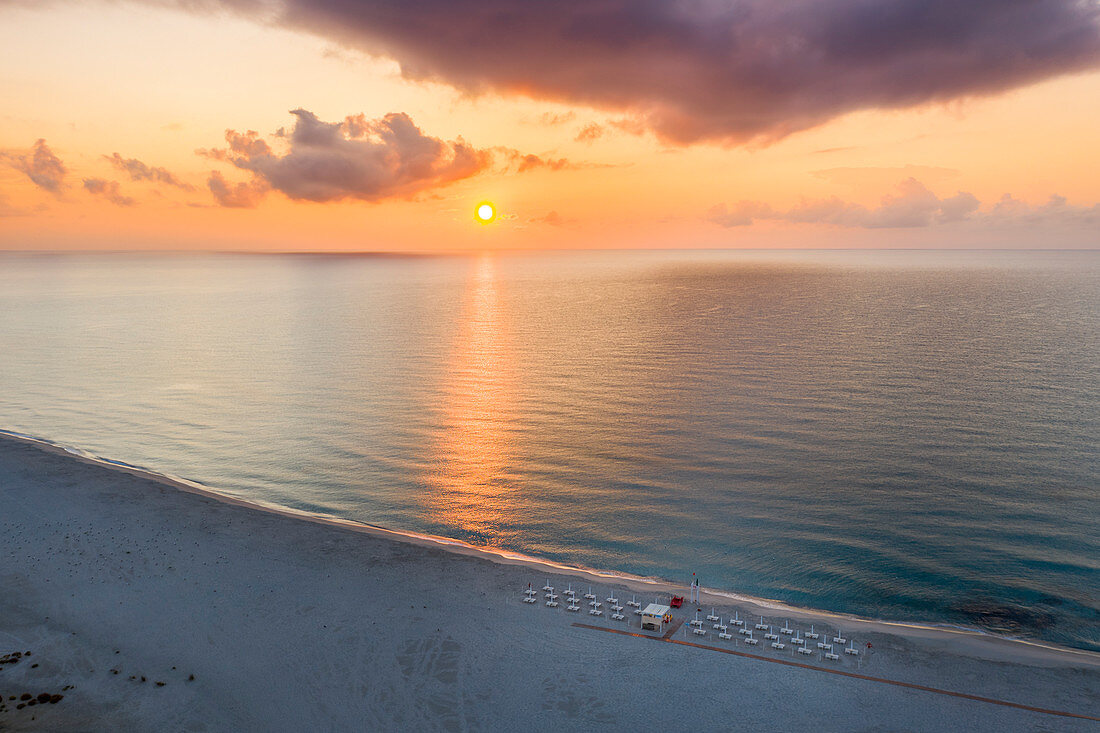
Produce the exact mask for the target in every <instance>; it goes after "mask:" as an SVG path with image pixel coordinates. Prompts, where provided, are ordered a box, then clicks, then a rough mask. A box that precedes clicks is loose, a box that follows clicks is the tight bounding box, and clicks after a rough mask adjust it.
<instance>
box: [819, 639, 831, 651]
mask: <svg viewBox="0 0 1100 733" xmlns="http://www.w3.org/2000/svg"><path fill="white" fill-rule="evenodd" d="M817 648H818V649H824V650H825V651H827V652H831V651H832V650H833V645H832V644H826V643H825V642H823V641H819V642H817Z"/></svg>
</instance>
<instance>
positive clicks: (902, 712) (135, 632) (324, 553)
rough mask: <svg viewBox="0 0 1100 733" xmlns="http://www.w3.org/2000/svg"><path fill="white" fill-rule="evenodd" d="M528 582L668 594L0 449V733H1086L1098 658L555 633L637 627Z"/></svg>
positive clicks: (820, 625)
mask: <svg viewBox="0 0 1100 733" xmlns="http://www.w3.org/2000/svg"><path fill="white" fill-rule="evenodd" d="M547 578H549V579H550V582H551V583H552V584H553V585H554V586H555V587H557V588H559V589H563V588H565V587H566V585H567V584H569V583H570V582H572V583H573V587H574V588H580V589H582V592H584V591H585V590H587V588H588V586H589V585H592V586H593V587H595V588H596V589H597V591H596V592H597V594H598V596H599V598H600V599H601V600H603V599H604V598H605V597H607V596H609V595H612V593H611V591H615V592H616V593H617V594H618V597H619V598H621V599H629V598H630V597H631V595H632V594H636V595H637V596H638V598H639V600H642V601H643V602H647V601H650V600H653V598H654V596H656V595H657V594H659V593H661V592H663V591H664V590H665V588H663V587H660V586H654V585H651V584H646V583H643V582H640V581H639V582H637V583H633V582H614V583H613V582H612V581H610V580H608V579H606V578H602V577H599V576H592V575H588V574H585V573H581V572H574V571H569V570H562V569H554V568H549V569H547V567H545V566H539V565H537V564H532V563H529V562H526V561H522V560H518V559H507V558H502V557H499V556H495V555H492V554H491V553H485V552H479V551H477V550H473V549H470V548H462V547H458V546H450V547H444V546H442V545H438V544H435V543H433V542H432V541H431V540H429V539H425V538H420V539H417V538H409V537H404V536H401V535H398V534H396V533H387V532H385V531H383V530H377V529H374V528H368V527H361V526H349V525H346V524H345V525H344V526H341V524H340V523H336V522H326V521H322V520H312V521H311V520H307V519H303V518H300V517H295V516H290V515H288V514H286V513H279V512H277V511H271V510H267V509H261V508H257V507H254V506H250V505H246V504H245V503H243V502H238V501H235V500H231V499H225V498H223V497H214V496H209V495H203V494H202V493H200V492H197V491H195V490H193V489H192V488H190V487H187V486H183V485H180V484H176V483H174V482H171V481H168V480H164V479H159V478H155V477H151V476H148V475H144V474H142V473H141V472H136V471H129V470H126V469H119V468H114V467H109V466H105V465H101V464H97V463H95V462H92V461H88V460H84V459H80V458H78V457H75V456H72V455H69V454H66V453H64V452H62V451H60V450H58V449H56V448H52V447H49V446H43V445H39V444H35V443H32V442H29V441H24V440H19V439H15V438H10V437H3V438H0V693H2V694H3V702H2V705H0V730H12V731H23V730H49V731H60V730H65V731H97V730H120V731H164V730H178V731H237V730H264V731H301V730H318V731H329V730H331V731H343V730H354V731H358V730H446V731H471V730H517V729H528V730H551V729H554V730H580V729H591V728H593V727H597V726H598V727H601V728H603V727H609V728H610V727H615V728H621V729H641V730H665V729H669V728H673V727H675V728H677V729H678V728H685V729H694V730H706V731H710V730H734V729H743V730H756V731H790V730H800V729H806V728H813V729H817V730H823V731H832V730H855V731H872V730H873V731H907V730H911V731H959V730H967V731H999V732H1002V733H1003V732H1004V731H1033V730H1043V731H1059V730H1070V731H1077V730H1080V731H1086V730H1088V731H1096V730H1100V720H1098V719H1100V655H1095V654H1089V653H1085V652H1076V651H1073V650H1059V649H1052V648H1047V647H1041V646H1037V645H1030V644H1025V643H1021V642H1015V641H1010V640H1005V639H1000V638H996V637H992V636H983V635H978V634H973V633H960V632H950V631H946V630H940V629H918V628H911V627H905V626H892V625H887V624H882V623H874V622H862V621H856V620H853V619H848V618H842V617H833V616H827V615H825V614H810V613H805V612H797V611H787V610H777V609H775V608H760V607H756V606H754V605H753V604H751V603H749V602H747V601H746V602H734V601H733V600H732V599H730V598H728V597H723V596H707V595H706V594H704V598H703V602H702V603H701V604H700V605H699V606H697V607H700V608H703V609H704V612H703V613H702V614H701V616H705V615H707V614H708V613H709V612H710V608H711V607H712V606H715V607H717V611H718V613H719V614H720V615H721V616H722V617H723V618H725V617H727V616H729V615H730V614H732V613H733V612H734V611H735V610H736V611H737V612H738V613H740V614H741V616H742V617H743V618H744V617H746V616H750V617H751V618H752V620H751V622H750V623H753V624H754V623H755V622H756V618H755V615H758V614H763V615H765V617H766V618H767V619H768V621H769V622H770V623H773V624H775V625H776V627H777V629H778V627H779V626H780V625H782V623H783V622H784V621H785V620H787V619H790V621H791V623H792V625H795V626H796V627H797V628H798V629H805V628H808V626H809V625H810V624H811V623H812V624H814V626H815V629H816V630H817V631H819V632H822V634H823V635H824V634H826V633H827V634H828V635H829V636H830V637H831V636H833V635H834V632H835V631H836V630H837V629H838V628H839V629H842V630H843V632H844V635H845V636H846V637H848V638H850V639H852V640H854V642H855V644H856V646H857V648H859V649H860V651H861V654H860V655H859V656H858V657H854V656H851V655H845V654H841V655H840V659H839V660H837V661H835V662H834V661H829V662H826V661H825V660H822V659H821V658H820V655H819V654H814V655H812V656H810V657H807V658H802V657H801V656H799V655H796V654H795V653H794V651H793V648H792V646H791V645H790V644H787V648H786V649H784V650H782V651H776V650H773V649H771V648H769V647H768V646H767V645H766V643H765V642H763V641H761V644H760V646H759V647H755V648H753V647H748V646H747V645H745V644H743V643H742V642H741V640H740V638H739V637H738V635H737V634H736V633H735V634H734V638H733V639H732V640H730V641H725V640H719V639H718V638H717V637H716V634H717V632H716V631H714V630H712V629H711V624H710V623H707V624H706V625H705V628H706V629H707V634H706V635H705V636H698V637H696V636H692V635H689V634H687V633H686V632H685V630H684V629H683V628H680V629H679V630H678V631H677V632H676V633H675V634H674V635H673V639H675V640H677V641H682V642H691V643H693V644H699V645H701V646H690V645H688V644H683V643H662V642H654V641H649V640H646V639H640V638H636V637H633V636H627V635H622V634H613V633H606V632H605V631H600V630H596V629H588V628H583V627H578V626H574V625H573V624H574V623H584V624H590V625H593V626H597V627H601V628H613V629H620V630H629V631H632V632H637V631H639V629H638V624H637V621H636V620H635V619H634V617H633V615H629V609H627V611H628V620H629V622H630V625H629V626H628V625H627V624H624V623H623V622H621V621H612V620H610V619H608V617H607V613H605V614H604V615H603V616H600V617H592V616H589V615H588V614H587V613H586V612H585V611H587V607H585V611H582V612H581V613H579V614H573V613H568V612H566V611H565V610H564V607H559V608H556V609H554V608H547V607H546V606H545V605H544V603H543V602H542V593H541V592H540V593H539V596H538V597H539V599H540V600H539V602H538V603H536V604H525V603H522V602H521V598H522V591H523V589H525V588H526V587H527V585H528V583H531V584H533V586H534V587H535V588H541V586H542V585H543V584H544V582H546V579H547ZM680 590H681V592H684V593H685V595H686V588H683V589H680ZM608 605H609V604H607V603H605V604H604V608H605V609H606V608H607V606H608ZM563 606H564V604H563ZM683 611H684V612H687V613H684V612H681V614H680V615H681V616H690V617H694V613H695V607H692V608H690V610H689V609H688V607H685V608H684V609H683ZM731 630H732V627H731ZM760 635H761V634H760V632H758V633H757V638H759V637H760ZM867 643H871V644H872V649H870V650H868V649H867V647H866V644H867ZM703 647H717V648H722V649H729V650H734V651H737V652H742V653H747V654H752V655H756V656H759V657H765V658H767V659H771V660H783V661H788V662H797V663H802V664H805V665H807V666H808V667H823V668H828V669H832V670H837V671H843V672H847V673H850V674H852V675H863V676H864V678H860V677H855V676H842V675H836V674H829V673H823V672H820V671H817V670H815V669H810V668H807V667H801V666H793V665H789V664H777V663H774V661H766V660H762V659H755V658H752V657H748V656H738V655H733V654H728V653H721V652H719V651H715V650H713V649H708V648H703ZM16 652H19V656H17V657H16V656H15V655H14V653H16ZM881 680H891V681H896V682H903V683H909V684H911V685H918V686H924V687H929V688H936V689H937V690H942V691H946V692H954V693H961V694H965V695H972V696H977V697H982V698H991V699H995V700H1000V701H1004V702H1009V703H1013V704H1014V705H1015V706H1013V705H1000V704H995V703H992V702H988V701H984V700H976V699H970V698H964V697H958V696H955V695H949V694H943V693H941V692H935V691H929V690H922V689H915V688H913V687H904V686H899V685H896V684H889V683H887V682H883V681H881ZM42 693H46V694H47V695H49V696H51V697H50V698H49V699H48V700H46V699H44V700H43V702H38V698H37V696H38V695H40V694H42ZM24 694H28V695H31V696H32V697H33V699H34V701H35V704H34V705H30V704H28V702H29V701H26V700H21V699H20V698H21V697H22V696H23V695H24ZM57 695H61V696H62V697H61V699H59V700H57V699H56V697H55V696H57ZM20 705H22V706H23V707H21V708H20V707H19V706H20ZM1028 707H1031V708H1041V709H1043V710H1046V711H1047V712H1039V711H1036V710H1029V709H1025V708H1028ZM1057 713H1066V714H1068V715H1066V714H1057ZM1073 716H1091V718H1092V719H1089V717H1073Z"/></svg>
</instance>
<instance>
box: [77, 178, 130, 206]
mask: <svg viewBox="0 0 1100 733" xmlns="http://www.w3.org/2000/svg"><path fill="white" fill-rule="evenodd" d="M84 189H85V190H86V191H87V192H88V193H90V194H92V195H94V196H102V197H103V198H105V199H107V200H108V201H110V202H111V203H112V204H115V205H116V206H133V205H134V200H133V199H132V198H130V197H129V196H123V195H122V191H121V190H120V189H119V185H118V181H106V180H104V179H102V178H85V179H84Z"/></svg>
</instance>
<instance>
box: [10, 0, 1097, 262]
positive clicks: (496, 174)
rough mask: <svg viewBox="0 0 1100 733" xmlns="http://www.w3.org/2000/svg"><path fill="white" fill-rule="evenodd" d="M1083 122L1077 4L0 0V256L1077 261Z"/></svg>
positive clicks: (1090, 178)
mask: <svg viewBox="0 0 1100 733" xmlns="http://www.w3.org/2000/svg"><path fill="white" fill-rule="evenodd" d="M1097 120H1100V0H968V2H965V3H959V2H957V0H952V1H950V2H949V1H947V0H919V1H918V0H786V1H785V2H782V3H777V2H774V0H644V1H636V0H556V2H526V1H524V0H479V1H477V2H466V1H464V0H403V1H402V2H383V1H381V0H379V1H377V2H367V1H366V0H362V1H360V2H355V1H354V0H148V1H146V2H140V1H137V0H135V1H132V2H128V1H126V0H115V1H114V2H108V1H106V0H104V1H98V2H97V1H95V0H92V1H89V2H69V1H66V0H51V1H46V2H39V1H36V2H30V1H29V0H14V1H13V0H0V249H6V250H82V249H105V250H145V249H152V250H257V251H391V250H393V251H415V252H435V251H472V250H486V249H489V250H492V249H543V248H691V247H701V248H769V247H774V248H817V247H823V248H833V247H836V248H862V247H883V248H1025V249H1038V248H1050V249H1062V248H1097V247H1100V174H1097V171H1100V137H1098V135H1097V133H1096V128H1097ZM486 201H488V202H491V203H492V204H493V206H494V208H495V212H496V213H495V217H494V219H493V220H492V221H491V222H490V223H488V224H483V223H479V222H478V221H476V220H475V216H474V212H475V210H476V208H477V206H478V205H479V204H480V203H482V202H486Z"/></svg>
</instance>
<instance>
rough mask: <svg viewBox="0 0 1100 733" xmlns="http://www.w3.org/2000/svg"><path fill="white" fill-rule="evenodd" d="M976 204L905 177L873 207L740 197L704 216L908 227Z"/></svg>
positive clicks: (963, 213) (723, 222)
mask: <svg viewBox="0 0 1100 733" xmlns="http://www.w3.org/2000/svg"><path fill="white" fill-rule="evenodd" d="M979 204H980V202H979V201H978V199H977V198H976V197H975V196H974V195H973V194H970V193H965V192H960V193H957V194H955V195H954V196H949V197H947V198H942V199H941V198H939V197H938V196H936V194H934V193H932V191H930V190H929V189H928V187H927V186H925V185H924V184H923V183H921V182H920V181H918V180H916V179H915V178H908V179H906V180H904V181H902V182H901V183H900V184H898V186H897V188H896V190H895V191H894V193H891V194H889V195H887V196H884V197H883V198H882V201H881V203H880V204H879V205H878V206H877V207H874V208H868V207H866V206H862V205H860V204H855V203H851V202H847V201H844V200H842V199H840V198H837V197H832V198H828V199H820V200H807V201H803V202H802V203H800V204H798V205H797V206H794V207H792V208H790V209H788V210H787V211H777V210H776V209H773V208H772V207H771V206H769V205H768V204H765V203H762V202H759V201H741V202H739V203H737V204H734V205H733V206H732V207H729V206H726V205H725V204H720V205H718V206H715V207H713V208H711V210H710V211H709V212H708V213H707V217H706V218H707V219H708V220H709V221H711V222H713V223H715V224H718V225H719V226H723V227H738V226H748V225H750V224H752V223H753V222H754V221H757V220H773V221H786V222H792V223H800V224H802V223H824V224H833V225H836V226H842V227H862V228H865V229H889V228H912V227H926V226H930V225H932V224H940V223H946V222H952V221H961V220H963V219H966V218H968V217H969V216H970V215H971V214H973V212H975V211H976V210H977V209H978V206H979Z"/></svg>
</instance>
